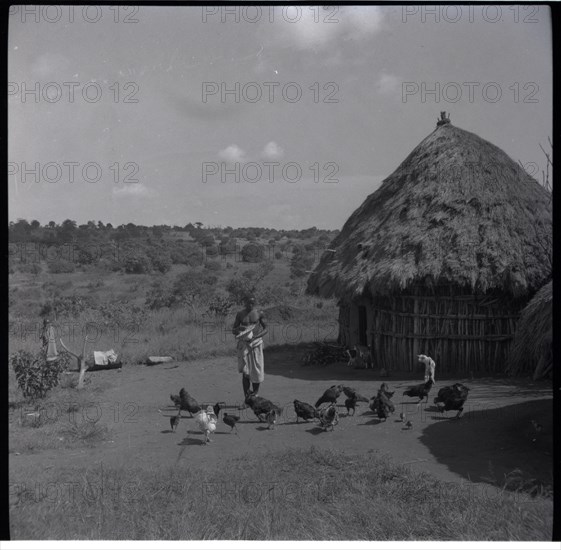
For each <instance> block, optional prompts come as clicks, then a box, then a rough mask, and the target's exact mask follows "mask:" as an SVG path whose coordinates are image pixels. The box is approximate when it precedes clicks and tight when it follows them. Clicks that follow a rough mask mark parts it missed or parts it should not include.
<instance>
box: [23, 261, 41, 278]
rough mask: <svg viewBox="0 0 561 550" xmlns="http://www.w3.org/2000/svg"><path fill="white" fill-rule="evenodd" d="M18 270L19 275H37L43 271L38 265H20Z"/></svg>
mask: <svg viewBox="0 0 561 550" xmlns="http://www.w3.org/2000/svg"><path fill="white" fill-rule="evenodd" d="M19 270H20V272H21V273H31V274H32V275H39V273H41V271H43V269H42V268H41V266H40V264H36V263H29V264H27V263H25V264H20V266H19Z"/></svg>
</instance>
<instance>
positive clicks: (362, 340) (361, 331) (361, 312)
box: [358, 306, 368, 346]
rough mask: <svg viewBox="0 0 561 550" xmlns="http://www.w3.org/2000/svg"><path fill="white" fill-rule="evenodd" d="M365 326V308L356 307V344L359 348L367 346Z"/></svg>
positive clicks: (366, 323)
mask: <svg viewBox="0 0 561 550" xmlns="http://www.w3.org/2000/svg"><path fill="white" fill-rule="evenodd" d="M367 325H368V321H367V318H366V307H365V306H358V343H359V345H360V346H368V336H367Z"/></svg>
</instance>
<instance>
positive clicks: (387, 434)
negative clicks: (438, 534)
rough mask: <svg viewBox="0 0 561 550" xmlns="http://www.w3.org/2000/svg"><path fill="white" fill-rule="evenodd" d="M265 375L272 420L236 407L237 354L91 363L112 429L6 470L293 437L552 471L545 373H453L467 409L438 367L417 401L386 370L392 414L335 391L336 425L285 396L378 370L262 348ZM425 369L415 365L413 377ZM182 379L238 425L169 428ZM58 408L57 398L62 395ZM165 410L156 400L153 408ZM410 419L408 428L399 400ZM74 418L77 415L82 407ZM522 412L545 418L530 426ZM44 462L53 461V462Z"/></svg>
mask: <svg viewBox="0 0 561 550" xmlns="http://www.w3.org/2000/svg"><path fill="white" fill-rule="evenodd" d="M265 353H266V379H265V382H264V384H263V385H262V387H261V391H260V395H262V396H263V397H266V398H268V399H271V400H272V401H274V402H276V403H278V404H280V405H281V406H283V407H284V415H283V419H282V421H281V423H280V424H279V425H278V426H277V427H276V429H274V430H268V429H267V428H266V425H265V424H262V423H259V421H258V420H257V419H256V417H255V416H254V415H253V413H252V411H251V410H250V409H246V410H240V411H234V410H233V409H235V408H237V407H238V406H239V405H240V404H241V403H242V389H241V380H240V377H239V375H238V373H237V368H236V361H235V357H233V356H232V357H220V358H215V359H209V360H204V361H199V362H182V363H169V364H162V365H157V366H151V367H148V366H142V365H127V366H125V367H124V368H123V369H122V370H118V371H117V370H115V371H98V372H92V373H89V374H88V375H87V378H88V379H89V388H92V389H94V390H95V394H96V396H98V401H97V402H95V404H92V406H91V407H89V408H88V411H87V415H88V418H89V419H90V420H91V419H95V418H99V422H100V423H104V424H106V425H107V426H108V428H109V432H108V436H107V437H106V439H105V440H104V441H102V442H101V443H99V444H98V445H96V446H94V447H90V448H81V449H47V450H43V451H39V452H31V453H25V452H22V453H20V454H15V453H14V452H13V450H12V451H11V453H10V475H11V479H14V478H17V479H22V478H24V477H27V476H30V478H34V477H35V478H36V477H37V476H42V475H48V472H49V470H51V469H55V470H61V469H64V468H65V467H69V468H71V467H76V466H80V467H81V468H87V467H90V466H91V467H95V466H96V465H99V464H103V465H104V466H107V467H119V466H127V465H134V466H137V467H142V468H146V469H149V470H156V469H159V468H161V467H164V466H170V465H172V466H173V465H177V464H180V463H183V466H184V465H188V464H189V463H192V464H197V466H198V467H201V466H204V467H208V468H214V467H216V466H219V465H220V464H221V463H222V461H224V459H226V458H229V457H233V456H243V455H244V454H246V453H248V452H251V453H264V452H267V451H271V450H273V451H274V450H285V449H287V448H289V447H296V448H304V449H308V448H310V446H312V445H313V446H315V447H316V448H317V449H320V450H321V449H338V450H346V451H349V452H353V453H356V452H358V453H364V456H365V457H367V456H368V454H367V453H369V452H375V451H377V452H380V453H387V454H388V455H389V456H390V457H391V459H392V460H393V461H394V462H396V463H399V464H407V465H410V467H411V468H413V469H414V470H417V471H423V472H429V473H431V474H434V475H435V476H437V477H438V478H439V479H441V480H443V481H447V482H467V481H472V482H476V483H493V482H495V483H496V482H498V483H499V484H501V482H502V481H503V480H504V475H505V474H507V473H508V472H512V471H513V470H515V469H521V470H523V472H524V474H525V476H528V477H529V478H532V479H535V480H539V481H541V482H543V483H546V484H549V483H551V477H552V464H553V461H552V399H551V387H550V384H549V383H548V382H545V383H541V382H540V383H532V382H529V381H528V380H523V381H522V380H512V379H491V378H488V379H487V378H486V379H476V380H465V379H464V380H459V381H460V382H462V383H464V384H465V385H467V386H468V387H469V388H470V389H471V392H470V395H469V399H468V401H467V403H466V407H465V412H464V416H463V418H462V419H461V420H454V419H453V418H452V417H453V416H454V415H455V413H454V412H449V413H445V414H444V415H441V414H440V413H438V412H436V409H435V408H434V405H433V398H434V397H435V396H436V394H437V392H438V389H439V388H440V387H442V386H444V385H447V384H450V383H453V382H456V381H457V380H441V379H439V378H438V373H437V383H436V386H435V387H434V388H433V391H432V392H431V395H430V397H429V402H428V404H425V403H423V404H422V405H421V407H420V408H419V409H418V410H417V407H416V399H415V400H413V399H411V398H408V397H403V396H402V393H403V390H404V389H405V386H407V385H409V384H412V383H419V379H416V380H412V379H411V377H410V376H411V375H410V374H409V375H408V376H409V378H407V379H406V378H400V377H398V376H393V377H391V378H390V379H385V381H386V382H388V383H389V385H390V389H391V390H396V394H395V396H394V399H393V401H394V403H395V404H396V414H395V415H393V416H392V417H390V418H389V419H388V420H387V421H386V422H380V421H379V420H378V419H377V418H376V417H375V416H374V415H373V414H372V413H371V411H370V410H369V409H368V405H367V404H366V403H359V406H358V408H357V410H356V415H355V416H346V409H345V407H344V405H343V403H344V396H343V395H342V396H341V397H340V398H339V412H340V422H339V424H338V425H337V426H336V427H335V430H334V431H333V432H324V431H323V430H321V429H319V428H318V427H317V425H316V424H315V423H313V422H310V423H306V422H302V421H300V422H299V423H296V418H295V415H294V408H293V405H292V402H293V400H294V399H299V400H302V401H306V402H309V403H312V404H313V403H314V402H315V401H316V400H317V399H318V397H319V396H320V395H321V394H322V393H323V391H324V390H325V389H326V388H328V387H329V386H331V385H332V384H336V383H343V384H347V385H350V386H353V387H354V388H356V389H357V390H358V391H359V392H360V393H361V394H363V395H365V396H367V397H371V396H372V395H373V394H375V393H376V391H377V389H378V388H379V386H380V384H381V382H382V380H381V379H380V378H378V377H377V376H376V375H375V374H374V373H373V371H370V370H353V369H349V368H348V367H346V365H332V366H328V367H315V366H314V367H301V366H299V360H300V355H301V354H300V353H299V352H298V351H296V350H294V351H286V350H285V351H276V352H270V351H267V350H266V352H265ZM421 376H422V375H420V377H421ZM181 387H185V388H186V389H187V390H188V391H189V392H190V393H191V394H192V395H193V396H194V397H195V398H196V399H197V400H198V401H199V402H212V403H214V402H216V401H225V402H226V403H227V404H228V405H229V406H231V407H232V410H231V409H230V408H228V409H226V410H227V411H228V412H234V414H238V415H241V417H242V419H241V421H240V423H239V425H238V427H239V430H238V431H239V436H236V435H235V434H233V433H230V428H229V427H227V426H225V425H224V424H223V423H221V422H220V423H219V425H218V430H217V432H216V433H215V434H214V436H213V438H212V439H213V441H212V443H211V444H209V445H203V444H202V443H203V436H202V435H201V434H200V433H199V432H197V431H196V430H197V429H196V427H195V423H194V421H193V420H192V419H190V418H189V413H187V412H183V418H182V420H181V422H180V424H179V426H178V428H177V431H176V432H175V433H173V432H172V431H171V430H170V424H169V417H170V416H171V415H173V414H174V409H173V406H172V403H171V401H170V399H169V395H170V393H174V394H177V393H178V392H179V389H180V388H181ZM60 408H61V410H65V409H64V407H63V404H60ZM160 411H161V412H160ZM402 411H403V412H405V413H406V415H407V417H408V419H410V420H411V421H412V422H413V427H412V429H410V430H405V429H404V426H403V424H402V423H401V422H400V421H399V412H402ZM78 420H80V419H78ZM530 420H536V421H537V422H539V423H540V424H542V426H543V429H542V430H541V431H540V432H539V433H536V432H535V430H534V428H533V427H532V424H531V422H530ZM51 471H52V470H51Z"/></svg>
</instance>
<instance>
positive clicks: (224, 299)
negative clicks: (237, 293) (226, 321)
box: [208, 293, 234, 317]
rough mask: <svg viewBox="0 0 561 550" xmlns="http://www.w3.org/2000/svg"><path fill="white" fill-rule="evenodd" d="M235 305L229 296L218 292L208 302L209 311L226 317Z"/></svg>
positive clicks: (217, 315)
mask: <svg viewBox="0 0 561 550" xmlns="http://www.w3.org/2000/svg"><path fill="white" fill-rule="evenodd" d="M233 305H234V302H233V301H232V300H231V299H230V298H229V297H228V296H226V295H224V294H222V293H220V294H218V293H217V294H215V295H214V296H213V297H212V298H211V300H210V302H209V304H208V311H209V313H210V314H212V315H215V316H216V317H226V316H227V315H228V313H230V310H231V309H232V307H233Z"/></svg>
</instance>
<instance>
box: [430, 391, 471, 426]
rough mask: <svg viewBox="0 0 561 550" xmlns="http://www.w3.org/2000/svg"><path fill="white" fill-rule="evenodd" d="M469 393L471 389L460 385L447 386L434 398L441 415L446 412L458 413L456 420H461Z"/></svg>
mask: <svg viewBox="0 0 561 550" xmlns="http://www.w3.org/2000/svg"><path fill="white" fill-rule="evenodd" d="M468 393H469V388H468V387H467V386H464V385H463V384H460V383H456V384H454V385H452V386H445V387H444V388H441V389H440V390H439V391H438V396H437V397H435V398H434V403H435V405H436V406H437V407H438V410H439V411H440V412H441V413H443V412H444V411H458V414H457V415H456V417H455V418H460V416H461V415H462V412H463V411H464V403H465V402H466V399H467V398H468Z"/></svg>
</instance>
